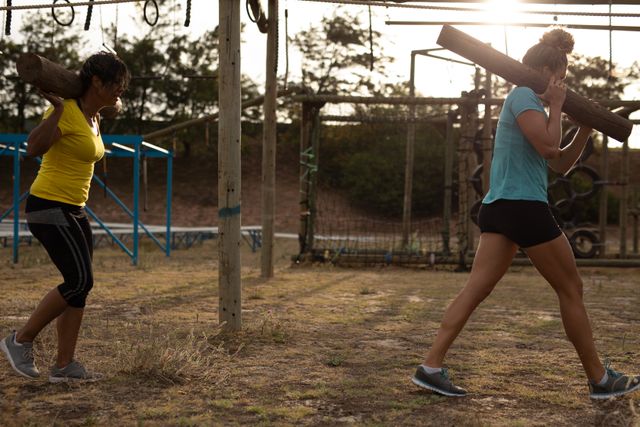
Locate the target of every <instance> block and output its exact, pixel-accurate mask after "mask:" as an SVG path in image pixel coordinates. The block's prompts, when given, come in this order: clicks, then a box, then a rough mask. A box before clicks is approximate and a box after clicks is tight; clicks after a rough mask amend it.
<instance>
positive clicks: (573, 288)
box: [553, 277, 584, 301]
mask: <svg viewBox="0 0 640 427" xmlns="http://www.w3.org/2000/svg"><path fill="white" fill-rule="evenodd" d="M553 288H554V289H555V291H556V293H557V294H558V297H559V298H568V299H572V300H574V299H575V300H580V301H582V297H583V295H584V286H583V283H582V279H580V278H579V277H578V278H575V279H573V280H569V281H567V282H565V283H562V284H561V285H559V286H558V285H556V286H554V287H553Z"/></svg>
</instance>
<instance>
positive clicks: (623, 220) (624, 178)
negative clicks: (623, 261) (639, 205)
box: [620, 139, 629, 258]
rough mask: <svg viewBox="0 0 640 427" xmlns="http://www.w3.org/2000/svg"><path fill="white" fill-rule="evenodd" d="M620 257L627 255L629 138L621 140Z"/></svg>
mask: <svg viewBox="0 0 640 427" xmlns="http://www.w3.org/2000/svg"><path fill="white" fill-rule="evenodd" d="M620 183H621V184H622V189H621V192H620V258H626V257H627V225H628V219H629V212H628V209H629V203H628V202H629V140H628V139H625V140H624V141H622V167H621V168H620Z"/></svg>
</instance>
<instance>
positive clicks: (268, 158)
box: [260, 0, 278, 279]
mask: <svg viewBox="0 0 640 427" xmlns="http://www.w3.org/2000/svg"><path fill="white" fill-rule="evenodd" d="M268 1H269V6H268V7H269V25H268V32H267V64H266V71H265V73H266V82H265V89H264V93H265V97H264V107H263V112H264V128H263V130H262V251H261V252H260V268H261V270H260V274H261V277H263V278H265V279H269V278H271V277H273V264H274V255H273V247H274V222H275V203H276V200H275V199H276V141H277V125H278V119H277V117H276V108H277V102H276V101H277V97H278V93H277V92H278V90H277V89H278V80H277V79H278V76H277V59H278V40H277V37H278V27H277V22H278V0H268Z"/></svg>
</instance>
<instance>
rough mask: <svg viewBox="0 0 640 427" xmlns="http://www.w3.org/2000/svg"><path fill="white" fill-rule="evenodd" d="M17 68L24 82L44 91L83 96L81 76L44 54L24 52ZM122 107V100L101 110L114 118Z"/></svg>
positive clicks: (61, 95)
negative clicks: (116, 104)
mask: <svg viewBox="0 0 640 427" xmlns="http://www.w3.org/2000/svg"><path fill="white" fill-rule="evenodd" d="M16 69H17V70H18V75H19V76H20V78H21V79H22V80H23V81H24V82H26V83H30V84H32V85H34V86H35V87H37V88H38V89H40V90H42V91H43V92H50V93H53V94H55V95H57V96H60V97H62V98H65V99H75V98H79V97H80V96H82V82H81V81H80V76H78V74H77V73H75V72H73V71H70V70H67V69H66V68H64V67H63V66H62V65H59V64H57V63H55V62H52V61H49V60H48V59H47V58H45V57H43V56H40V55H36V54H35V53H25V54H22V55H21V56H20V58H18V61H17V62H16ZM121 109H122V102H120V104H119V107H118V106H115V107H104V108H103V109H101V110H100V114H101V115H102V116H103V117H105V118H108V119H112V118H114V117H115V116H116V115H117V114H118V113H119V112H120V110H121Z"/></svg>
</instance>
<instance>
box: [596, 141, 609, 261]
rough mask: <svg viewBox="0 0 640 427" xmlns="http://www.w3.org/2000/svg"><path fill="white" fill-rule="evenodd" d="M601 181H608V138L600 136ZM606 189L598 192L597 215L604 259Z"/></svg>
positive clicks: (605, 242)
mask: <svg viewBox="0 0 640 427" xmlns="http://www.w3.org/2000/svg"><path fill="white" fill-rule="evenodd" d="M600 170H601V173H602V180H603V181H604V182H607V181H609V137H608V136H607V135H605V134H602V158H601V159H600ZM608 203H609V197H608V188H607V186H606V185H603V186H602V191H601V192H600V212H599V213H598V230H599V234H600V236H599V237H600V245H601V246H600V252H599V254H600V258H605V256H606V253H607V216H608Z"/></svg>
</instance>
